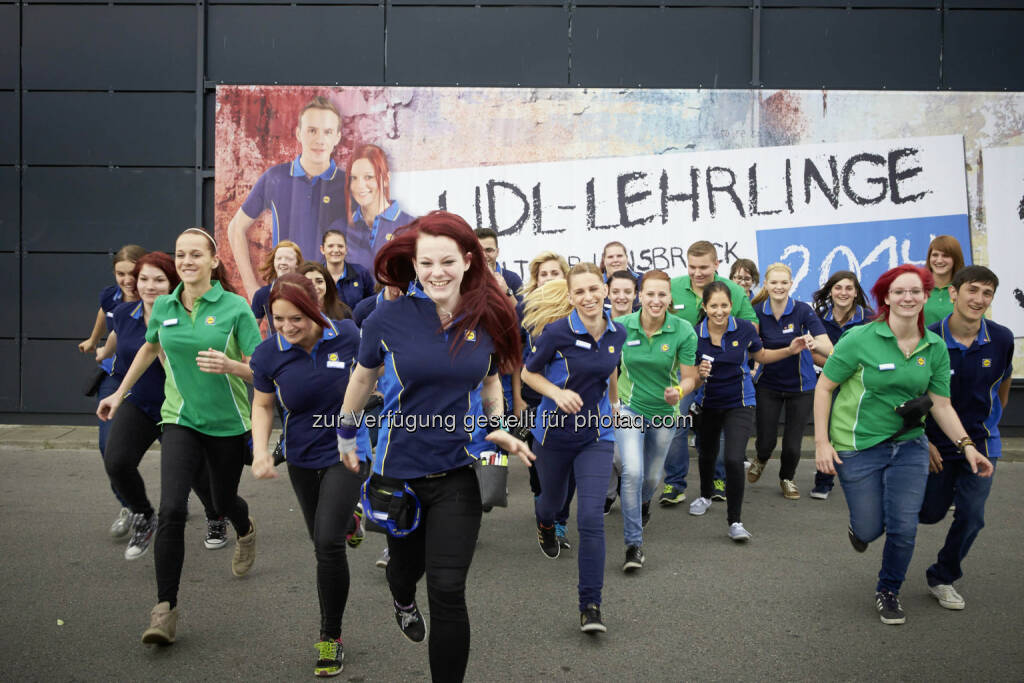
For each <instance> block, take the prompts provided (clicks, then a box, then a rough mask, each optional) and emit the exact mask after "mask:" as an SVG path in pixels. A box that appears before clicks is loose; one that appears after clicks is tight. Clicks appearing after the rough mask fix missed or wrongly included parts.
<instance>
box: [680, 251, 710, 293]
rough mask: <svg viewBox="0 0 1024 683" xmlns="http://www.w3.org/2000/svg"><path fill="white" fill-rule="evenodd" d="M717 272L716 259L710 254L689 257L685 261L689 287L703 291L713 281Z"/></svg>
mask: <svg viewBox="0 0 1024 683" xmlns="http://www.w3.org/2000/svg"><path fill="white" fill-rule="evenodd" d="M717 271H718V259H717V258H715V257H714V256H712V255H711V254H704V255H702V256H696V255H690V257H689V258H688V259H687V261H686V273H687V275H689V276H690V286H691V287H696V288H697V289H704V288H705V287H707V286H708V283H709V282H711V281H712V280H714V279H715V273H716V272H717Z"/></svg>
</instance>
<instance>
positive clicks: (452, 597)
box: [387, 467, 483, 683]
mask: <svg viewBox="0 0 1024 683" xmlns="http://www.w3.org/2000/svg"><path fill="white" fill-rule="evenodd" d="M408 484H409V486H410V487H411V488H412V490H413V491H414V492H415V493H416V497H417V498H419V499H420V507H421V517H420V525H419V527H418V528H417V529H416V531H414V532H412V533H411V534H409V535H408V536H405V537H403V538H395V537H393V536H388V551H389V553H390V556H391V561H390V562H388V568H387V575H388V584H389V585H390V587H391V595H392V596H394V598H395V602H397V603H398V604H399V605H408V604H410V603H412V601H413V600H415V599H416V582H417V581H419V579H420V577H422V576H423V574H424V572H426V575H427V598H428V600H429V602H430V648H429V649H430V675H431V678H432V679H433V680H435V681H444V682H445V683H447V682H448V681H461V680H462V679H463V677H464V676H465V675H466V664H467V663H468V662H469V614H468V612H467V611H466V574H468V573H469V565H470V563H471V562H472V561H473V551H474V550H475V549H476V538H477V534H478V533H479V532H480V517H481V515H482V514H483V510H482V508H481V504H480V486H479V484H477V481H476V474H474V473H473V470H472V468H470V467H461V468H459V469H456V470H451V471H450V472H448V473H447V474H446V475H445V476H443V477H430V478H427V477H423V478H420V479H413V480H411V481H409V482H408Z"/></svg>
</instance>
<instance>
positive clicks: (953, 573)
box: [919, 266, 1013, 610]
mask: <svg viewBox="0 0 1024 683" xmlns="http://www.w3.org/2000/svg"><path fill="white" fill-rule="evenodd" d="M998 286H999V278H997V277H996V275H995V273H993V272H992V271H991V270H989V269H988V268H985V267H984V266H967V267H965V268H961V269H960V270H959V271H957V273H956V275H954V276H953V280H952V281H951V282H950V283H949V298H950V301H951V302H952V303H953V312H952V313H951V314H950V315H948V316H947V317H946V318H945V319H943V320H941V321H939V322H937V323H934V324H932V325H931V326H930V327H929V329H930V330H932V331H933V332H935V333H936V334H938V335H940V336H941V337H942V339H943V341H945V342H946V347H947V348H948V350H949V368H950V378H949V389H950V399H951V400H952V402H953V408H954V409H956V412H957V415H959V416H960V422H962V423H963V425H964V429H966V430H967V435H968V437H969V438H970V440H971V441H973V442H974V445H975V447H976V448H977V449H978V450H979V451H981V452H982V453H983V454H984V455H986V456H988V458H989V459H990V460H991V461H992V465H993V466H995V464H996V460H997V459H998V458H999V456H1000V455H1001V454H1002V447H1001V444H1000V439H999V418H1000V417H1002V414H1003V409H1004V408H1005V407H1006V403H1007V401H1008V400H1009V398H1010V383H1011V381H1012V380H1011V375H1012V373H1013V333H1012V332H1011V331H1010V330H1009V329H1007V328H1006V327H1003V326H1002V325H999V324H997V323H994V322H992V321H991V320H986V319H985V311H987V310H988V307H989V306H990V305H991V304H992V298H993V297H994V296H995V292H996V287H998ZM925 429H926V433H927V435H928V441H929V451H930V452H931V462H930V470H931V474H929V475H928V486H927V488H926V489H925V497H924V503H923V504H922V506H921V513H920V517H919V518H920V521H921V522H922V523H923V524H935V523H936V522H938V521H940V520H942V519H943V518H944V517H945V516H946V513H947V511H948V510H949V506H950V504H955V505H956V511H955V512H954V513H953V524H952V525H950V527H949V532H948V533H947V534H946V543H945V545H943V546H942V549H941V550H940V551H939V556H938V559H937V560H936V562H935V564H933V565H932V566H930V567H928V570H927V572H926V576H927V579H928V591H929V592H930V593H931V594H932V595H933V596H935V598H936V599H937V600H938V601H939V604H940V605H941V606H943V607H945V608H946V609H955V610H959V609H963V608H964V607H965V606H966V604H965V602H964V599H963V597H962V596H961V595H960V594H959V593H958V592H957V591H956V589H955V588H953V582H954V581H956V580H957V579H959V578H960V577H961V576H963V572H962V571H961V567H960V564H961V563H962V562H963V559H964V558H965V557H966V556H967V552H968V551H969V550H970V549H971V544H972V543H974V539H975V538H977V537H978V532H980V531H981V529H982V527H984V526H985V501H986V500H987V499H988V494H989V491H990V490H991V488H992V480H993V478H994V475H993V477H981V476H978V475H976V474H972V473H971V468H970V466H969V465H968V464H967V462H966V461H965V459H964V456H963V448H964V446H965V445H966V444H965V443H958V444H954V443H953V442H951V441H950V440H949V439H948V438H946V436H945V434H943V433H942V430H941V429H939V427H938V425H937V424H936V423H935V421H934V420H933V419H932V418H931V416H929V417H928V420H927V421H926V423H925Z"/></svg>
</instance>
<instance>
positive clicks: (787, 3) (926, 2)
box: [761, 0, 940, 9]
mask: <svg viewBox="0 0 1024 683" xmlns="http://www.w3.org/2000/svg"><path fill="white" fill-rule="evenodd" d="M939 5H940V0H761V6H762V7H837V8H840V9H844V8H847V7H852V8H854V9H857V8H865V7H866V8H884V9H912V8H929V7H930V8H933V9H935V8H938V7H939Z"/></svg>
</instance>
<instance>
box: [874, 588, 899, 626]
mask: <svg viewBox="0 0 1024 683" xmlns="http://www.w3.org/2000/svg"><path fill="white" fill-rule="evenodd" d="M875 609H877V610H878V618H879V619H881V620H882V623H883V624H903V623H906V621H907V615H905V614H904V613H903V605H901V604H900V597H899V596H898V595H896V594H895V593H893V592H892V591H878V592H877V593H875Z"/></svg>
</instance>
